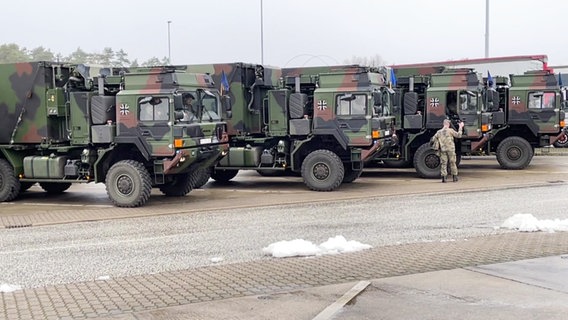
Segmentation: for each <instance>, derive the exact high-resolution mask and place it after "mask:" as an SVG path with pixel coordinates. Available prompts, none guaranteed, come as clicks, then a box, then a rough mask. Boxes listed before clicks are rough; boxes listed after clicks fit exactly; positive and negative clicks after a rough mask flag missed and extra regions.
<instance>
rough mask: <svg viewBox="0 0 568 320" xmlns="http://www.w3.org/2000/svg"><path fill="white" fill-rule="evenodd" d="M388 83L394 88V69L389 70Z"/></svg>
mask: <svg viewBox="0 0 568 320" xmlns="http://www.w3.org/2000/svg"><path fill="white" fill-rule="evenodd" d="M390 82H391V85H392V86H393V87H396V75H395V74H394V69H393V68H391V72H390Z"/></svg>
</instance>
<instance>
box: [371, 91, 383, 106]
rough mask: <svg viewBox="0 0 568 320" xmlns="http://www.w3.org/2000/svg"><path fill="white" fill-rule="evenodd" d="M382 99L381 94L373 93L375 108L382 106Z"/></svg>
mask: <svg viewBox="0 0 568 320" xmlns="http://www.w3.org/2000/svg"><path fill="white" fill-rule="evenodd" d="M382 99H383V97H382V94H381V93H380V92H373V101H374V105H375V106H377V107H379V106H381V101H382Z"/></svg>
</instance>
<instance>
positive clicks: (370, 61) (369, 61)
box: [344, 54, 386, 67]
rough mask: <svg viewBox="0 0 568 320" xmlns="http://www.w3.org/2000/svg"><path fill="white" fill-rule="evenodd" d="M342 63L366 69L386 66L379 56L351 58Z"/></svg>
mask: <svg viewBox="0 0 568 320" xmlns="http://www.w3.org/2000/svg"><path fill="white" fill-rule="evenodd" d="M344 62H345V63H346V64H358V65H362V66H367V67H382V66H384V65H385V64H386V62H385V61H384V60H383V58H382V57H381V56H380V55H379V54H376V55H374V56H371V57H360V56H352V57H351V58H350V59H347V60H345V61H344Z"/></svg>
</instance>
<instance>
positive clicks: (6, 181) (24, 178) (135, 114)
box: [0, 61, 228, 207]
mask: <svg viewBox="0 0 568 320" xmlns="http://www.w3.org/2000/svg"><path fill="white" fill-rule="evenodd" d="M95 73H96V76H91V74H95ZM184 92H193V93H194V94H195V96H197V99H198V100H202V101H205V100H207V101H208V103H213V104H218V103H219V101H220V100H219V95H218V93H217V94H215V93H214V92H215V89H214V86H213V82H212V80H211V78H210V77H209V76H208V75H205V74H189V73H185V72H175V71H174V70H167V69H164V68H160V69H153V70H146V71H140V72H137V73H131V74H125V73H117V72H113V71H112V70H111V69H106V68H102V69H100V70H99V71H98V72H95V69H94V68H89V67H86V66H84V65H72V64H66V63H54V62H44V61H42V62H30V63H16V64H3V65H0V112H1V113H2V114H1V116H0V200H1V201H11V200H13V199H15V198H16V197H17V196H18V195H19V194H20V192H23V191H25V190H27V189H28V188H29V187H30V186H32V185H33V184H35V183H39V186H40V187H41V188H43V189H44V190H45V191H47V192H48V193H50V194H58V193H62V192H64V191H65V190H67V189H68V188H69V187H70V186H71V185H72V184H73V183H89V182H103V183H105V184H106V189H107V193H108V196H109V198H110V199H111V201H112V202H113V203H114V204H115V205H116V206H119V207H137V206H141V205H144V204H145V203H146V202H147V200H148V199H149V197H150V192H151V189H152V188H153V187H157V188H159V189H160V190H161V191H162V192H163V193H164V194H165V195H167V196H183V195H186V194H187V193H188V192H190V191H191V186H192V183H191V180H192V175H193V174H194V172H196V171H197V169H199V168H200V167H208V166H211V165H213V164H214V163H215V161H217V160H218V159H220V158H221V157H222V156H223V154H224V153H225V152H226V151H227V149H228V145H227V141H228V137H227V134H226V131H225V130H226V124H225V123H223V122H220V121H200V122H198V123H191V124H190V123H184V122H183V121H181V119H182V118H183V114H182V112H181V111H178V109H181V95H182V94H183V93H184ZM201 116H203V114H202V112H200V113H199V114H198V117H201Z"/></svg>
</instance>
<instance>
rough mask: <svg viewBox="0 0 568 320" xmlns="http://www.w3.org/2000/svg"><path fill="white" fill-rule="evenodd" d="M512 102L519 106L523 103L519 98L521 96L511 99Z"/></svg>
mask: <svg viewBox="0 0 568 320" xmlns="http://www.w3.org/2000/svg"><path fill="white" fill-rule="evenodd" d="M511 102H512V103H513V104H519V103H521V97H519V96H514V97H513V98H511Z"/></svg>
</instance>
